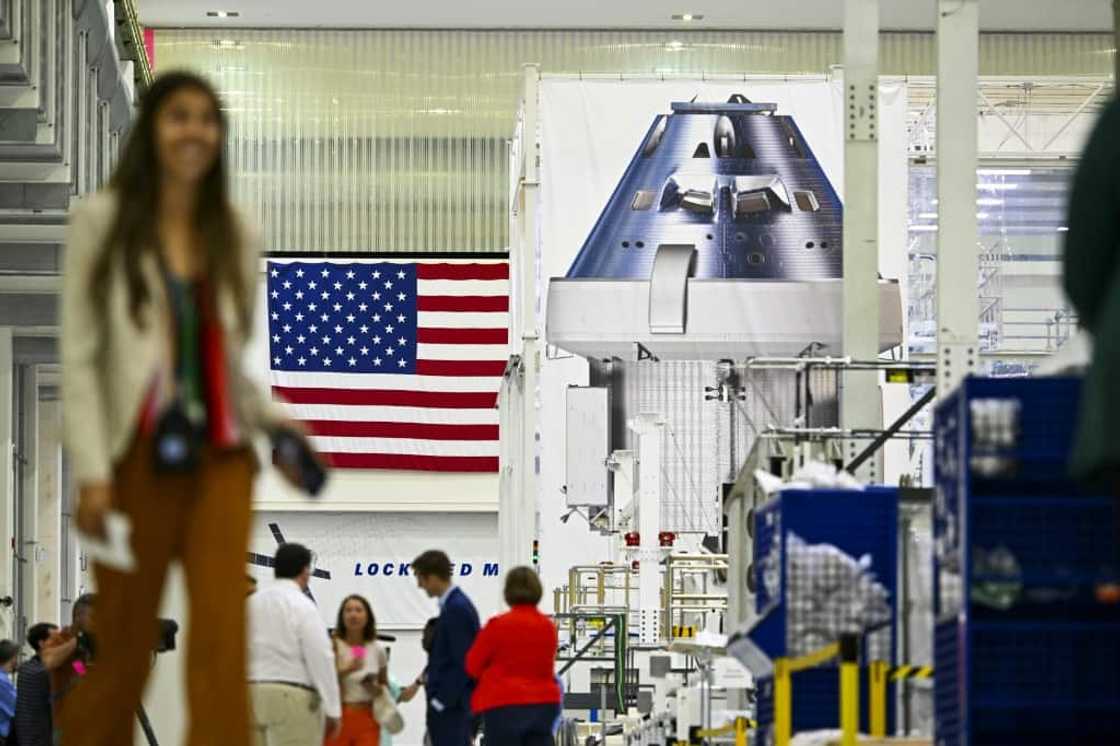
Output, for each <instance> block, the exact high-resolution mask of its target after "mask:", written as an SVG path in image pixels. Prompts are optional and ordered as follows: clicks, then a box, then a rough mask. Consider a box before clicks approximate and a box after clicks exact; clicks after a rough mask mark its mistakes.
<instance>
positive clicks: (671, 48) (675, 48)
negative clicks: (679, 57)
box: [665, 39, 684, 52]
mask: <svg viewBox="0 0 1120 746" xmlns="http://www.w3.org/2000/svg"><path fill="white" fill-rule="evenodd" d="M665 51H666V52H683V51H684V42H683V41H679V40H677V39H673V40H672V41H671V42H668V43H667V44H666V45H665Z"/></svg>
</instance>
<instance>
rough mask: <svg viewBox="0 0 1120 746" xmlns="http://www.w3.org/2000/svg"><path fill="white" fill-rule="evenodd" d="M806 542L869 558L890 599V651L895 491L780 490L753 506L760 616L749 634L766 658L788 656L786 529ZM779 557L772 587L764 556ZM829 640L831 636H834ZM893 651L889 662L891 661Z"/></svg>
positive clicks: (895, 592)
mask: <svg viewBox="0 0 1120 746" xmlns="http://www.w3.org/2000/svg"><path fill="white" fill-rule="evenodd" d="M791 532H792V533H794V534H796V535H797V536H799V537H800V538H801V539H803V540H804V541H805V542H807V543H809V544H831V545H833V546H835V547H837V548H838V549H840V550H842V551H844V552H845V553H847V554H848V555H850V556H852V557H855V558H857V559H858V558H860V557H862V556H864V555H868V556H869V557H870V558H871V572H872V573H873V574H874V575H875V578H876V580H877V581H878V582H879V583H881V584H882V585H883V586H884V587H885V588H886V591H887V593H888V596H889V598H890V602H891V604H892V614H891V618H890V622H889V625H888V626H889V628H890V632H889V634H890V646H889V649H890V652H891V653H892V654H893V651H894V650H895V639H896V637H895V635H896V627H897V625H896V614H895V613H893V611H894V610H896V609H897V603H898V490H896V489H892V488H883V487H873V488H868V489H866V490H785V491H783V492H781V493H780V494H779V495H777V496H776V497H775V498H774V499H773V500H771V501H769V502H767V503H766V504H765V505H762V506H761V507H759V508H758V509H757V510H756V511H755V530H754V537H755V538H754V574H755V578H754V579H755V588H756V594H755V604H756V610H757V612H758V613H759V614H760V615H761V616H762V618H761V619H760V621H759V622H758V624H756V626H755V627H754V629H753V630H752V631H751V639H752V640H753V641H754V642H755V644H756V645H758V646H759V648H761V649H762V651H763V652H765V653H766V654H767V655H768V656H769V657H771V658H781V657H786V656H788V655H789V651H788V649H787V635H788V629H789V622H790V619H789V615H790V614H791V613H793V612H791V610H790V608H789V604H788V603H787V598H786V590H787V578H786V568H787V555H786V545H787V542H788V538H789V534H790V533H791ZM772 552H777V553H778V556H779V557H780V560H779V561H780V568H781V580H780V584H779V586H778V589H777V592H776V593H775V592H774V589H773V588H772V587H771V586H772V583H768V582H766V579H765V577H764V575H763V573H764V563H763V561H762V560H763V558H765V557H767V556H769V555H770V554H771V553H772ZM833 642H834V641H833ZM893 660H894V659H893V656H892V657H891V658H890V662H893Z"/></svg>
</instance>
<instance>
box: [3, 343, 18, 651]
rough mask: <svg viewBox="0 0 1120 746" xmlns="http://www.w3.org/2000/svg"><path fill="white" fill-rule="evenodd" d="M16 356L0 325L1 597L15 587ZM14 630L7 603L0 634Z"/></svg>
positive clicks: (9, 635) (8, 635)
mask: <svg viewBox="0 0 1120 746" xmlns="http://www.w3.org/2000/svg"><path fill="white" fill-rule="evenodd" d="M16 395H17V392H16V389H15V356H14V353H13V351H12V329H11V327H3V328H0V598H5V597H11V596H12V594H13V590H14V587H15V569H14V568H15V563H14V559H15V558H14V557H13V552H12V541H13V539H14V538H15V531H14V529H15V510H14V506H15V496H16V484H15V451H16V443H15V428H14V424H15V417H14V404H15V400H16V399H15V398H16ZM14 634H15V624H14V623H13V619H12V607H11V606H10V605H7V606H4V607H2V608H0V637H4V638H7V639H11V638H12V636H13V635H14Z"/></svg>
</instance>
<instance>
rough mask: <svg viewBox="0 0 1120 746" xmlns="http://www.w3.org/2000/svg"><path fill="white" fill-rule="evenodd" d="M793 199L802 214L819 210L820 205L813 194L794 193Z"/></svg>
mask: <svg viewBox="0 0 1120 746" xmlns="http://www.w3.org/2000/svg"><path fill="white" fill-rule="evenodd" d="M793 199H794V201H795V202H796V203H797V207H798V209H799V210H801V211H802V212H819V211H820V209H821V203H820V202H818V201H817V195H816V194H814V193H813V192H810V191H796V192H794V193H793Z"/></svg>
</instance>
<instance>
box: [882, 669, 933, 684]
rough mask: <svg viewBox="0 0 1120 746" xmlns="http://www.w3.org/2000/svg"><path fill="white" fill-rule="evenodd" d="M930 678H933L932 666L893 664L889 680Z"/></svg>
mask: <svg viewBox="0 0 1120 746" xmlns="http://www.w3.org/2000/svg"><path fill="white" fill-rule="evenodd" d="M931 678H933V666H894V667H893V668H891V670H890V680H891V681H905V680H907V679H931Z"/></svg>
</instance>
